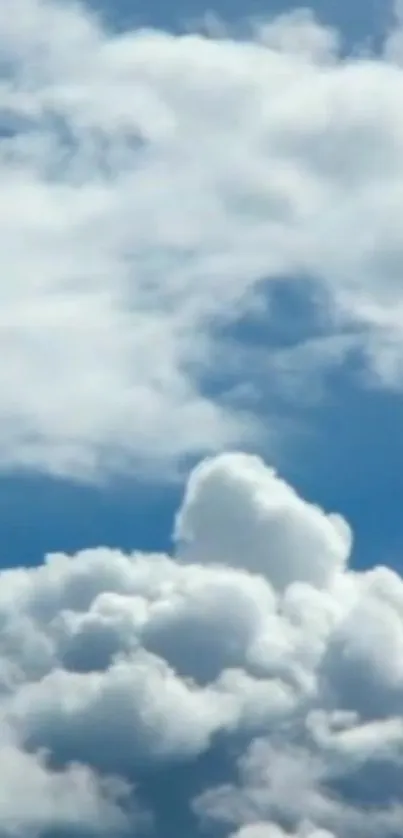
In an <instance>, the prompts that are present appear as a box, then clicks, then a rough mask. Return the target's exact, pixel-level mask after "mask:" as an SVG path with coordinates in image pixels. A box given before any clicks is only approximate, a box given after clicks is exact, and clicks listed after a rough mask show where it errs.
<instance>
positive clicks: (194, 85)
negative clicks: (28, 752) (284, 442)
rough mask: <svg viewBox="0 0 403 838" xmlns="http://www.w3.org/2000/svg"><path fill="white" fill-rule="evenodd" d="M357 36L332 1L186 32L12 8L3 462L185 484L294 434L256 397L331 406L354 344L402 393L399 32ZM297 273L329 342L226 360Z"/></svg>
mask: <svg viewBox="0 0 403 838" xmlns="http://www.w3.org/2000/svg"><path fill="white" fill-rule="evenodd" d="M339 40H340V39H339V37H338V35H337V33H335V32H333V31H331V30H329V29H327V28H324V27H322V26H320V25H319V24H318V22H317V21H316V20H315V19H314V17H313V15H312V14H311V13H310V12H309V10H308V11H302V12H301V11H299V12H293V13H292V14H290V15H285V16H281V17H280V18H277V19H275V20H271V21H267V22H262V23H261V25H259V26H251V32H250V34H249V35H248V34H246V35H245V36H244V37H243V38H242V37H235V35H234V36H232V35H231V33H230V32H228V33H227V34H226V36H225V37H218V36H217V37H206V36H203V35H199V34H197V33H195V34H189V35H186V36H183V37H180V36H176V35H173V34H169V33H167V32H163V31H153V30H141V31H139V30H132V31H126V32H123V33H122V34H120V35H116V34H113V33H111V32H110V31H108V29H107V28H106V27H105V26H104V25H103V24H102V23H101V22H100V21H99V20H98V19H97V18H96V17H95V16H94V15H92V14H90V12H89V11H88V9H86V7H85V6H84V5H80V4H77V3H74V4H73V3H70V2H68V0H63V2H56V0H14V3H13V14H12V15H10V13H9V9H8V6H7V4H6V3H3V4H1V6H0V52H1V56H2V60H1V68H0V69H1V83H0V137H1V141H0V178H1V199H0V251H1V264H2V276H3V282H2V295H1V317H0V350H1V353H0V357H1V358H2V359H3V360H2V361H0V389H1V393H2V399H1V408H0V411H1V412H0V466H1V467H3V468H14V467H23V468H36V469H38V468H39V469H41V470H45V471H46V470H47V471H50V472H52V473H54V474H63V475H69V476H74V477H76V478H82V479H93V478H100V477H101V476H103V475H104V474H105V473H107V472H110V471H111V470H112V471H115V470H122V469H123V470H132V469H134V468H135V469H147V470H150V469H152V468H155V469H157V470H158V474H161V469H162V468H165V467H166V468H168V469H169V470H172V468H174V467H175V466H176V465H177V464H178V462H181V460H182V458H183V456H186V455H189V454H191V455H195V454H197V455H198V454H199V453H200V452H203V453H208V452H216V451H217V450H222V449H223V448H224V447H228V446H233V445H235V444H236V445H242V444H244V445H245V446H246V447H248V446H250V444H251V442H252V441H255V442H256V443H258V442H262V438H263V437H264V440H265V444H266V445H267V444H270V443H271V442H272V441H273V434H274V438H276V434H277V433H280V434H281V432H282V428H281V427H280V428H279V427H278V426H276V424H275V422H274V424H273V421H271V419H270V415H269V416H266V417H265V421H264V422H263V423H262V422H260V421H259V419H258V418H256V417H255V418H253V417H252V415H251V412H252V404H253V398H254V395H256V390H257V391H258V392H257V395H259V392H260V393H261V391H262V390H263V391H264V390H265V387H267V381H268V380H271V381H273V378H274V379H276V382H277V384H278V385H279V386H280V389H281V388H282V387H285V388H287V392H288V391H289V389H290V388H291V389H295V386H296V383H297V384H298V394H299V395H300V396H301V398H302V397H303V398H309V395H310V392H311V390H313V389H314V388H313V382H314V380H315V375H314V373H315V372H316V373H318V374H319V377H320V375H322V374H323V371H326V369H328V368H329V366H332V365H333V364H337V363H339V362H340V360H341V359H343V357H344V356H345V354H346V353H348V352H349V351H350V350H351V348H355V349H357V348H358V350H360V351H361V352H362V353H363V355H364V357H365V358H366V362H365V363H366V365H367V366H368V371H369V373H370V376H372V377H373V376H374V375H375V377H376V379H377V380H378V381H379V382H381V383H382V385H385V386H388V387H389V386H393V387H396V386H397V387H400V386H401V383H402V375H401V369H402V328H401V323H402V305H403V301H402V292H401V287H402V286H401V282H400V277H401V270H402V265H403V256H402V243H401V230H400V218H401V214H402V194H403V193H402V188H401V186H402V178H403V169H402V159H403V155H402V145H403V129H402V125H403V123H402V118H401V108H400V101H401V97H402V90H403V72H402V68H401V55H402V50H401V26H400V23H399V19H397V22H396V26H395V28H394V31H393V32H391V34H390V37H389V38H388V40H387V42H386V43H385V44H384V49H383V52H382V53H381V54H379V55H377V56H369V55H362V56H356V57H347V58H345V57H342V56H341V54H340V52H339ZM290 277H291V278H293V279H294V280H295V278H299V279H300V282H301V285H302V288H303V287H304V282H305V279H304V278H305V277H307V280H306V281H307V282H309V288H310V289H311V287H312V282H313V283H314V284H315V283H316V284H317V285H318V286H319V287H320V288H321V290H322V293H321V294H320V295H319V297H318V299H320V300H321V301H322V302H320V303H318V305H317V307H316V316H317V319H318V320H319V321H320V323H321V335H322V336H321V338H320V339H318V340H316V339H315V340H312V341H310V340H309V337H308V339H307V340H306V341H302V342H301V341H300V342H299V345H298V346H297V348H296V351H295V349H294V350H293V349H292V348H291V350H290V349H289V350H287V351H284V350H281V349H278V350H277V351H275V350H274V349H273V350H272V351H271V352H270V353H268V352H265V351H262V352H261V353H257V354H255V355H254V354H253V353H252V358H250V357H249V355H248V356H247V358H248V361H247V363H246V364H245V362H244V356H243V353H244V351H245V350H246V349H247V347H245V345H244V344H243V342H242V340H241V338H240V339H239V340H238V341H234V343H233V345H231V349H230V351H228V347H227V348H226V350H225V352H224V351H222V349H223V347H222V343H221V339H220V330H221V329H222V328H223V327H224V326H225V327H230V326H231V324H233V323H234V322H235V321H237V320H239V318H242V316H243V315H244V314H245V312H246V311H249V312H250V311H253V310H254V306H258V304H259V294H260V293H261V290H262V282H264V283H265V285H264V288H265V293H267V294H268V295H269V296H270V282H273V283H276V282H279V281H282V282H287V280H288V279H289V278H290ZM309 293H310V292H309ZM267 328H268V330H269V329H270V317H269V316H268V323H267ZM249 348H250V347H249ZM217 358H218V359H220V364H221V365H222V366H221V367H220V379H221V384H220V385H219V386H218V388H216V389H215V388H214V387H209V381H210V379H211V376H212V374H213V373H214V372H215V366H216V363H217ZM234 371H235V373H234ZM227 373H228V374H231V376H230V378H231V383H227V382H226V375H227ZM234 376H235V380H234ZM228 387H229V390H230V392H226V390H227V388H228ZM298 398H299V396H298ZM269 413H270V411H269Z"/></svg>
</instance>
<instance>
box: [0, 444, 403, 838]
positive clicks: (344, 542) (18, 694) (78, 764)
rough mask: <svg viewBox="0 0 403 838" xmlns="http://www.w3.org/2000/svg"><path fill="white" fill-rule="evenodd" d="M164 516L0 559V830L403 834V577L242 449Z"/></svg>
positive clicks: (309, 836)
mask: <svg viewBox="0 0 403 838" xmlns="http://www.w3.org/2000/svg"><path fill="white" fill-rule="evenodd" d="M175 536H176V539H177V548H176V551H175V554H174V555H173V556H169V555H163V554H158V555H152V554H144V553H138V552H137V553H136V552H134V553H132V554H130V555H127V554H124V553H122V552H120V551H118V550H110V549H107V548H104V547H99V548H98V549H91V550H86V551H82V552H80V553H78V554H76V555H74V556H67V555H63V554H59V555H52V556H48V557H47V558H46V560H45V561H44V563H43V565H41V566H39V567H37V568H31V569H28V568H19V569H10V570H3V571H1V574H0V620H1V633H0V720H1V731H2V733H1V738H0V781H1V782H0V787H1V791H0V832H1V834H2V835H4V836H6V838H9V836H15V835H16V836H19V838H25V836H29V835H32V834H36V835H38V836H46V835H48V834H57V835H58V834H59V832H60V834H63V836H65V835H70V834H79V835H83V834H85V835H86V834H87V833H91V834H96V835H97V834H100V833H102V832H107V833H108V834H112V835H120V834H122V835H123V834H125V833H128V834H135V835H142V836H143V835H153V834H159V832H160V831H162V830H163V831H164V834H167V833H168V834H169V835H170V834H172V835H173V834H185V833H186V834H189V831H191V832H192V834H195V835H197V834H199V833H200V830H203V834H207V835H208V834H210V833H212V834H216V831H217V828H219V830H220V834H224V835H226V836H228V838H230V836H233V838H266V836H267V838H331V836H342V835H346V834H348V835H351V836H355V835H357V836H363V835H365V836H374V838H375V836H378V835H379V834H382V835H383V836H385V838H397V836H401V835H403V793H402V789H401V772H402V768H403V723H402V718H401V704H402V701H403V666H402V659H403V656H402V649H403V581H402V579H401V577H400V576H399V575H398V574H397V573H396V572H394V571H392V570H390V569H387V568H386V567H377V568H374V569H371V570H368V571H365V572H364V571H363V572H356V571H353V570H352V569H350V567H349V552H350V549H351V534H350V530H349V527H348V524H347V523H346V522H345V521H344V520H343V519H341V518H340V517H338V516H336V515H333V514H329V513H328V512H325V511H324V510H322V509H321V508H319V507H318V506H313V505H312V504H311V503H308V502H306V501H304V500H303V499H302V498H301V497H299V495H298V494H297V493H296V492H295V491H294V490H293V489H292V487H290V486H289V485H287V484H286V483H285V482H284V481H283V480H282V479H281V478H280V477H279V476H278V475H277V474H276V473H275V472H274V471H273V470H272V469H269V468H267V467H266V466H265V464H264V463H263V462H262V461H261V460H259V459H258V458H256V457H251V456H246V455H241V454H236V453H234V454H227V455H223V456H218V457H216V458H211V459H209V460H206V461H205V462H203V463H202V464H201V465H200V466H199V467H197V468H196V469H195V471H194V472H193V474H191V476H190V478H189V482H188V485H187V488H186V491H185V494H184V499H183V503H182V507H181V509H180V510H179V512H178V516H177V520H176V527H175ZM180 824H182V826H180ZM181 829H182V833H181Z"/></svg>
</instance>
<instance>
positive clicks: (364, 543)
mask: <svg viewBox="0 0 403 838" xmlns="http://www.w3.org/2000/svg"><path fill="white" fill-rule="evenodd" d="M90 5H91V6H92V7H93V8H95V9H97V10H100V11H101V13H102V15H103V16H104V17H105V19H106V20H107V21H108V24H109V25H110V26H111V27H116V28H118V29H124V28H126V27H131V26H133V25H137V24H138V23H140V25H146V26H151V27H154V26H155V27H157V28H159V27H162V28H164V29H167V30H173V31H175V29H177V28H178V26H179V27H181V26H182V25H183V23H187V22H188V21H189V20H193V19H197V18H199V17H202V16H203V14H204V13H206V12H208V11H209V9H210V7H207V6H206V5H205V4H203V3H202V2H200V3H198V2H188V0H184V1H183V2H179V3H175V4H172V3H161V2H156V0H152V2H150V3H147V4H146V6H144V5H143V6H142V4H141V3H133V2H131V0H118V1H117V2H115V3H113V4H111V3H109V2H108V0H100V2H97V0H95V2H93V3H91V4H90ZM290 8H291V7H290V6H289V5H287V4H286V3H283V2H277V0H276V2H273V3H271V4H270V5H267V4H262V3H261V2H260V0H254V2H253V3H251V4H248V6H247V7H244V6H242V4H240V3H238V2H233V0H226V2H222V3H220V4H219V5H218V6H215V7H214V9H213V11H215V12H216V13H217V15H218V16H219V17H222V18H223V19H225V20H226V21H229V22H233V23H237V22H239V21H240V20H243V19H248V18H249V17H250V16H251V15H255V14H256V15H264V16H267V15H275V14H277V13H279V12H283V11H287V10H289V9H290ZM311 8H312V9H313V10H314V11H315V12H316V13H317V14H318V16H319V18H320V19H321V20H322V21H324V22H326V23H329V24H332V25H336V26H337V27H338V28H339V30H340V31H341V32H342V35H343V38H344V39H347V41H351V42H352V43H354V44H356V43H357V42H360V43H361V42H363V41H364V40H366V39H367V38H372V37H373V36H375V37H378V36H379V34H380V33H381V32H382V31H384V30H385V28H386V26H387V25H389V23H390V19H391V12H390V8H389V12H388V8H387V4H385V3H383V2H382V3H380V2H379V0H371V2H366V0H365V1H364V0H357V2H355V3H354V4H351V3H335V2H333V0H317V2H316V3H313V4H312V5H311ZM288 295H289V302H290V305H291V308H292V307H293V314H292V316H291V318H290V312H289V311H288V309H287V306H286V308H285V309H284V311H283V310H282V309H281V303H280V310H279V312H278V317H277V319H276V323H275V325H274V324H273V323H272V322H270V323H269V324H268V323H267V322H266V321H265V319H264V318H263V320H262V319H261V320H260V322H259V323H256V322H255V320H254V319H253V318H252V321H251V323H250V325H249V327H248V332H247V333H246V339H247V340H252V342H255V341H256V340H259V341H262V343H263V344H264V343H265V342H266V344H267V345H269V344H270V343H272V342H273V341H274V342H275V343H277V344H278V343H280V344H281V342H282V341H284V340H287V339H289V340H290V341H291V343H292V342H294V343H295V342H297V341H298V340H299V339H300V335H299V333H301V331H302V333H304V331H305V333H306V335H308V334H309V331H310V329H311V326H312V323H311V322H310V320H309V316H310V315H309V312H308V310H307V308H306V302H305V301H304V299H303V298H302V299H301V297H299V296H298V295H295V294H294V292H293V290H292V289H291V291H290V292H288ZM293 295H294V296H293ZM288 308H290V306H288ZM307 318H308V319H307ZM305 321H306V322H305ZM346 369H347V372H346ZM218 372H219V374H220V375H222V374H223V375H224V378H225V376H226V375H227V372H226V371H223V372H220V368H219V365H218ZM214 374H215V375H216V374H217V368H216V369H215V371H214ZM267 390H268V387H267V384H266V385H265V387H264V388H263V404H262V405H261V406H260V407H259V409H261V410H263V411H264V410H265V409H266V407H267V406H266V407H265V400H266V398H268V399H269V398H270V393H267ZM265 392H266V395H264V393H265ZM363 405H365V422H363V421H362V416H363ZM284 410H285V412H286V413H288V415H287V416H286V420H287V419H288V420H289V419H290V417H291V419H292V414H293V411H294V407H293V406H292V405H288V404H286V406H285V408H284ZM401 414H402V397H401V395H400V393H397V394H396V393H394V392H392V393H390V392H385V391H384V390H382V389H381V388H371V389H368V388H366V387H364V388H363V387H362V386H361V385H360V384H357V382H356V381H355V382H353V383H352V382H351V381H350V380H349V374H348V364H347V366H345V367H344V371H341V373H340V374H338V375H337V376H336V378H335V381H333V382H332V385H331V387H330V388H329V392H327V393H326V396H325V398H324V399H323V400H322V402H321V404H320V405H315V407H314V408H312V407H311V408H310V409H308V417H307V420H305V419H304V420H303V421H304V422H305V421H307V427H305V425H304V427H303V428H302V429H301V431H300V432H299V433H297V434H296V438H295V439H291V440H289V441H288V444H289V446H290V452H288V453H285V454H284V452H283V451H281V452H280V451H278V450H274V451H271V449H270V450H269V457H270V458H271V459H272V461H273V462H274V463H275V464H276V465H279V466H280V468H281V469H282V473H283V474H284V476H285V477H287V478H289V479H291V481H295V483H296V485H297V486H298V488H299V489H300V491H301V492H302V493H303V494H304V493H305V492H307V493H308V495H309V496H310V497H311V498H312V499H316V500H318V502H323V503H324V504H325V505H330V506H331V507H333V508H336V509H338V510H340V511H342V512H343V514H345V515H346V516H347V517H348V518H349V520H351V521H352V523H353V525H354V531H355V533H356V537H357V548H358V549H357V560H358V561H359V563H360V564H361V563H362V562H363V563H364V564H365V563H366V562H368V564H371V563H372V561H373V558H374V557H376V555H377V553H378V552H379V553H381V552H383V551H384V550H385V551H386V553H389V552H390V553H392V554H393V555H394V556H395V559H394V561H397V562H399V552H400V548H401V547H403V529H402V527H401V513H400V502H399V494H400V492H399V487H400V478H399V475H400V472H401V468H400V467H399V463H400V462H401V454H400V449H399V436H400V434H399V427H400V422H401ZM264 448H265V446H264V443H263V453H265V450H264ZM352 458H353V459H352ZM352 461H353V462H354V466H353V468H352V467H351V464H352ZM347 475H348V479H346V476H347ZM180 494H181V486H180V485H179V486H178V484H177V483H176V482H175V485H174V486H172V482H171V480H170V478H169V477H168V480H165V479H163V480H162V482H161V480H160V479H159V478H158V480H157V481H155V479H154V477H151V478H149V477H147V476H146V477H145V479H143V477H142V478H141V479H138V478H137V477H136V476H134V477H132V478H130V477H125V479H124V480H123V481H120V480H117V481H116V479H113V478H112V479H111V480H110V481H107V483H106V485H103V486H102V488H99V487H97V486H95V487H94V486H91V485H89V486H88V485H87V486H81V485H77V483H76V481H75V480H72V481H71V480H69V479H66V478H63V479H58V478H56V479H55V478H53V477H52V478H49V477H47V476H46V474H36V473H35V471H33V472H32V473H29V474H28V476H27V477H26V476H24V472H23V476H18V472H17V474H13V472H11V473H10V474H9V473H8V472H7V470H6V473H5V474H4V476H3V477H1V479H0V503H1V508H2V509H3V515H2V516H1V520H0V546H1V554H2V555H3V557H4V562H5V563H6V564H10V563H17V564H18V563H20V562H25V561H28V562H31V561H34V562H36V561H40V560H41V557H42V555H43V553H44V552H46V551H48V550H54V549H58V550H62V549H66V550H74V549H78V548H79V547H80V546H85V545H88V544H101V543H102V544H104V543H105V544H114V545H119V546H122V547H125V548H127V547H130V546H134V545H136V546H138V547H141V548H144V549H162V548H164V547H166V546H168V545H169V542H170V530H171V523H172V514H173V511H174V510H175V507H176V506H177V504H178V500H179V498H180ZM385 498H388V502H387V503H386V502H384V499H385ZM380 504H381V506H380ZM49 511H51V515H50V518H49V517H48V515H47V514H46V513H47V512H49ZM367 556H368V559H367Z"/></svg>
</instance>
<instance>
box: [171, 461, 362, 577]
mask: <svg viewBox="0 0 403 838" xmlns="http://www.w3.org/2000/svg"><path fill="white" fill-rule="evenodd" d="M176 538H177V539H178V541H179V544H180V552H179V554H180V555H183V556H185V557H187V558H188V559H190V560H191V561H196V562H200V563H204V562H208V563H214V564H227V565H230V566H232V567H241V568H245V569H246V570H250V571H253V572H255V573H261V574H263V575H264V576H267V578H268V579H269V581H270V582H271V583H272V584H273V585H274V587H275V588H276V589H280V590H281V589H282V588H285V587H287V586H288V585H289V584H290V583H291V582H292V581H300V582H308V583H310V584H312V585H313V586H315V587H319V588H322V587H326V586H328V585H329V584H330V583H331V581H332V579H333V577H334V575H335V573H336V572H337V571H340V570H342V569H343V568H344V566H345V564H346V561H347V559H348V556H349V554H350V549H351V533H350V529H349V526H348V524H347V523H346V522H345V521H344V520H343V519H342V518H341V517H340V516H338V515H328V516H327V515H325V514H324V513H323V511H322V510H321V509H319V508H318V507H315V506H313V505H312V504H308V503H306V502H305V501H304V500H302V499H301V498H300V497H299V496H298V495H297V493H296V492H295V491H294V490H293V489H292V488H291V487H290V486H288V485H287V483H285V482H284V480H281V479H280V478H279V477H278V475H277V474H276V472H275V471H274V470H271V469H268V468H266V466H265V465H264V463H263V462H262V461H261V460H260V459H258V458H257V457H248V456H246V455H243V454H238V455H233V454H231V455H223V456H221V457H218V458H215V459H211V460H207V461H205V462H204V463H202V465H201V466H199V468H197V469H196V470H195V471H194V473H193V475H192V476H191V478H190V480H189V483H188V487H187V491H186V495H185V499H184V504H183V507H182V509H181V511H180V513H179V515H178V518H177V523H176Z"/></svg>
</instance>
